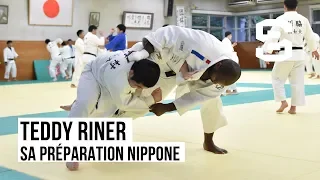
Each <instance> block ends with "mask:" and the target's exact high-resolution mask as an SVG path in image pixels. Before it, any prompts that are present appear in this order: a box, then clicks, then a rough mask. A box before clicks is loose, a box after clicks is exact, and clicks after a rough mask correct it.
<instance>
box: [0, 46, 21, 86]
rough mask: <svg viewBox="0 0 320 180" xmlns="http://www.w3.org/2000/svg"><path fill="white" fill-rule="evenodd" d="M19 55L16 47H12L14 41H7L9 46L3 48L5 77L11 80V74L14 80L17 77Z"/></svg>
mask: <svg viewBox="0 0 320 180" xmlns="http://www.w3.org/2000/svg"><path fill="white" fill-rule="evenodd" d="M17 57H18V54H17V52H16V51H15V49H14V47H12V41H7V47H6V48H4V50H3V61H4V63H5V66H6V69H5V73H4V79H5V80H7V81H10V74H11V77H12V79H13V80H14V81H16V80H17V79H16V78H17V66H16V59H17Z"/></svg>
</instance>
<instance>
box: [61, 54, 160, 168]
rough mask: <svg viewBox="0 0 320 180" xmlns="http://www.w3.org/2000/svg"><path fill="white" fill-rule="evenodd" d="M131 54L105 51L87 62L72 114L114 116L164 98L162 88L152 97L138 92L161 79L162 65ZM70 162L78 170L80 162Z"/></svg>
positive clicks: (143, 107) (136, 109) (137, 110)
mask: <svg viewBox="0 0 320 180" xmlns="http://www.w3.org/2000/svg"><path fill="white" fill-rule="evenodd" d="M127 57H128V52H127V51H116V52H105V53H103V54H101V55H100V56H98V57H97V59H95V60H94V61H92V62H90V63H89V64H87V65H86V67H85V68H84V70H83V72H82V74H81V77H80V82H79V86H78V89H77V99H76V101H75V102H74V103H73V104H72V108H71V110H70V113H69V117H71V118H72V117H112V116H114V115H115V114H117V112H119V110H123V111H130V112H141V111H143V112H145V111H149V107H150V106H151V105H152V104H154V103H156V102H159V101H161V100H162V95H161V91H160V90H158V89H157V90H155V91H154V92H153V93H152V94H151V96H150V95H149V96H148V97H139V96H137V95H135V93H136V90H139V89H140V92H141V89H144V88H151V87H153V86H154V85H155V84H156V83H157V82H158V80H159V76H160V68H159V65H157V64H156V63H155V62H153V61H150V60H146V59H143V60H140V61H137V62H134V61H129V60H128V59H127ZM146 74H147V76H146ZM137 92H139V91H137ZM66 165H67V167H68V168H69V169H71V170H75V168H76V167H78V166H79V163H77V162H70V163H67V164H66Z"/></svg>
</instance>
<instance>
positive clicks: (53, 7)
mask: <svg viewBox="0 0 320 180" xmlns="http://www.w3.org/2000/svg"><path fill="white" fill-rule="evenodd" d="M43 12H44V14H45V15H46V16H47V17H49V18H55V17H57V16H58V14H59V12H60V6H59V3H58V2H57V1H56V0H47V1H46V2H45V3H44V4H43Z"/></svg>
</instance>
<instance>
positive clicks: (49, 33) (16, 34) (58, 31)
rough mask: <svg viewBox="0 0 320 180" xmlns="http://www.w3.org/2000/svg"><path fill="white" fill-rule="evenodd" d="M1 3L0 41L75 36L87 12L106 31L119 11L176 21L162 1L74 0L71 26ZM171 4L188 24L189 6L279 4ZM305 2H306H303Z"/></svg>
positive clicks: (217, 0) (19, 2) (304, 8)
mask: <svg viewBox="0 0 320 180" xmlns="http://www.w3.org/2000/svg"><path fill="white" fill-rule="evenodd" d="M319 1H320V0H305V2H302V3H301V5H300V6H299V11H300V13H301V14H303V15H304V16H307V17H309V4H316V3H319ZM0 2H1V3H0V4H1V5H8V6H9V24H7V25H0V40H8V39H10V40H44V39H46V38H49V39H54V38H57V37H61V38H63V39H69V38H71V39H75V38H76V31H77V30H79V29H83V30H85V31H86V30H87V28H88V23H89V13H90V12H100V27H99V28H100V29H101V30H103V31H105V32H106V33H109V31H110V29H111V28H112V27H115V26H116V25H117V24H120V23H121V21H122V13H123V11H136V12H151V13H154V21H153V30H155V29H157V28H159V27H161V26H162V25H163V24H165V23H167V24H176V17H175V9H174V16H173V17H167V18H165V17H164V16H163V12H164V0H74V14H73V18H74V19H73V26H72V27H59V26H56V27H54V26H30V25H28V0H0ZM174 2H175V5H182V6H185V7H186V11H187V12H186V15H187V19H188V20H187V23H188V26H189V27H191V10H190V7H191V6H192V5H195V6H196V7H197V9H200V10H211V11H225V12H228V11H229V12H230V11H231V12H244V11H252V10H262V9H273V8H279V7H283V5H282V4H281V3H280V4H275V5H259V6H255V7H251V8H229V7H228V5H227V0H174ZM304 4H308V5H304ZM149 32H150V30H133V29H128V30H127V35H128V40H129V41H137V40H141V38H142V37H143V36H144V35H146V34H148V33H149Z"/></svg>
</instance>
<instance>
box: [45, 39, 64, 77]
mask: <svg viewBox="0 0 320 180" xmlns="http://www.w3.org/2000/svg"><path fill="white" fill-rule="evenodd" d="M45 43H46V44H47V50H48V51H49V53H50V55H51V62H50V66H49V73H50V76H51V78H52V79H53V81H57V75H56V67H57V65H59V64H60V73H61V76H62V77H66V72H65V71H64V70H63V66H62V67H61V63H62V61H63V59H62V56H61V52H60V49H59V46H58V44H62V43H63V41H62V39H60V38H58V39H56V40H55V41H52V42H51V41H50V39H46V40H45Z"/></svg>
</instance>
